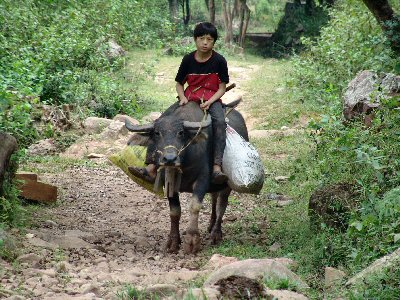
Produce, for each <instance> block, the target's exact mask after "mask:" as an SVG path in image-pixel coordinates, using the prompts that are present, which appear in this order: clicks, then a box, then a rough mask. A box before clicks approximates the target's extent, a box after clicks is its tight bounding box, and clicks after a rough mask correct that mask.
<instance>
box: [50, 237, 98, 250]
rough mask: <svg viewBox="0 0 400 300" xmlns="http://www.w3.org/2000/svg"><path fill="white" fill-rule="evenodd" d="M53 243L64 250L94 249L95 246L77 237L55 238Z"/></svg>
mask: <svg viewBox="0 0 400 300" xmlns="http://www.w3.org/2000/svg"><path fill="white" fill-rule="evenodd" d="M51 242H52V243H54V244H57V245H58V246H59V247H61V248H63V249H80V248H93V245H91V244H89V243H87V242H85V241H84V240H82V239H80V238H78V237H75V236H62V237H54V238H53V239H52V241H51Z"/></svg>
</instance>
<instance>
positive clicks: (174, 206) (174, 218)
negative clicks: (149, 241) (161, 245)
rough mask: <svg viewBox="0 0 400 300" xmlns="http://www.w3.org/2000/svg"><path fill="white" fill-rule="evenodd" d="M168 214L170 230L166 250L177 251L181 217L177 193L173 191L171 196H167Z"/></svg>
mask: <svg viewBox="0 0 400 300" xmlns="http://www.w3.org/2000/svg"><path fill="white" fill-rule="evenodd" d="M168 202H169V215H170V217H171V230H170V233H169V237H168V242H167V247H166V250H167V252H169V253H178V251H179V247H180V244H181V238H180V235H179V221H180V219H181V205H180V202H179V194H178V193H175V194H174V196H173V197H168Z"/></svg>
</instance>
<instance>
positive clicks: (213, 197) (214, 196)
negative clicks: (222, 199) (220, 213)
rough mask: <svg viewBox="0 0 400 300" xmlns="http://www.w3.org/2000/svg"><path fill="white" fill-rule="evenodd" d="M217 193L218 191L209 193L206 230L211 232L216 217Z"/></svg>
mask: <svg viewBox="0 0 400 300" xmlns="http://www.w3.org/2000/svg"><path fill="white" fill-rule="evenodd" d="M218 195H219V193H212V194H211V201H212V202H211V205H212V209H211V218H210V224H209V225H208V228H207V229H208V232H210V233H211V230H212V229H213V228H214V224H215V220H216V219H217V200H218Z"/></svg>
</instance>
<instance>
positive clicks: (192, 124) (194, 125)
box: [183, 115, 211, 130]
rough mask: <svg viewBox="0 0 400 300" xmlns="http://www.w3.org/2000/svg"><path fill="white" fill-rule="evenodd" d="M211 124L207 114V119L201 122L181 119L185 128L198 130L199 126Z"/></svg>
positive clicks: (204, 126)
mask: <svg viewBox="0 0 400 300" xmlns="http://www.w3.org/2000/svg"><path fill="white" fill-rule="evenodd" d="M210 125H211V116H210V115H208V116H207V119H206V120H205V121H203V122H190V121H183V127H185V129H191V130H198V129H199V128H206V127H208V126H210Z"/></svg>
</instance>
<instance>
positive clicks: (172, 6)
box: [168, 0, 178, 21]
mask: <svg viewBox="0 0 400 300" xmlns="http://www.w3.org/2000/svg"><path fill="white" fill-rule="evenodd" d="M168 6H169V14H170V16H171V19H172V20H173V21H176V20H177V16H178V0H168Z"/></svg>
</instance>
